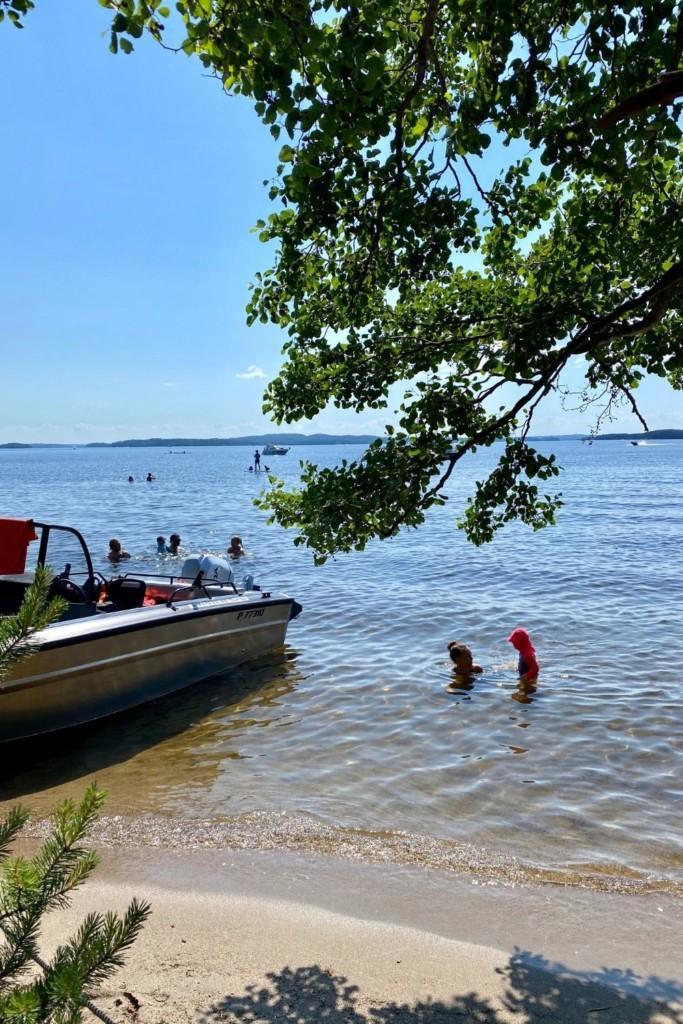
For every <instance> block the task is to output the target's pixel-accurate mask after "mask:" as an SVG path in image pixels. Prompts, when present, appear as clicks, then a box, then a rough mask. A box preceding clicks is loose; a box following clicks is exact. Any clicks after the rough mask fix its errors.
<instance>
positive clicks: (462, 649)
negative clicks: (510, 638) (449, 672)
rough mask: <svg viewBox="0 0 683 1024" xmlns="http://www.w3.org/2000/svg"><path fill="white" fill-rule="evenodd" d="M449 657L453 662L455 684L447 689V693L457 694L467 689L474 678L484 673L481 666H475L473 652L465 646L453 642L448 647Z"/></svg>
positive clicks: (455, 641)
mask: <svg viewBox="0 0 683 1024" xmlns="http://www.w3.org/2000/svg"><path fill="white" fill-rule="evenodd" d="M448 655H449V657H450V659H451V661H452V662H453V676H454V679H453V682H452V683H451V684H450V685H449V686H447V687H446V692H447V693H455V692H457V691H458V690H461V689H463V688H467V683H470V682H471V681H472V676H473V675H476V674H478V673H479V672H483V671H484V670H483V668H482V667H481V665H475V664H474V661H473V659H472V651H471V650H470V649H469V647H467V646H466V645H465V644H460V643H458V642H457V640H452V641H451V642H450V643H449V645H448Z"/></svg>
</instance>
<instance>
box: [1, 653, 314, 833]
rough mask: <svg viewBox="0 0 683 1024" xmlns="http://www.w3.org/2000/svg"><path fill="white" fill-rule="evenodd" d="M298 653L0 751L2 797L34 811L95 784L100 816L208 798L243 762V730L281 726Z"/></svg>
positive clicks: (266, 659)
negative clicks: (4, 769) (101, 798)
mask: <svg viewBox="0 0 683 1024" xmlns="http://www.w3.org/2000/svg"><path fill="white" fill-rule="evenodd" d="M296 657H297V654H296V651H294V650H293V649H292V648H288V647H285V648H283V649H280V650H276V651H272V652H270V653H269V654H268V655H264V656H262V657H261V658H259V659H257V660H255V661H253V662H250V663H249V664H247V665H244V666H241V667H240V668H238V669H233V670H232V671H231V672H230V674H229V675H227V676H225V677H223V676H215V677H213V678H211V679H207V680H205V681H204V682H203V683H200V684H197V685H196V686H192V687H189V688H188V689H186V690H182V691H180V692H179V693H177V694H175V695H173V696H172V697H167V698H164V699H162V700H157V701H153V702H151V703H149V704H147V705H144V706H141V707H139V708H134V709H132V710H130V711H128V712H126V713H124V714H121V715H117V716H116V717H114V718H109V719H106V720H104V721H102V722H99V723H92V724H91V725H88V726H84V727H81V728H79V729H73V730H70V731H69V732H67V733H61V734H56V735H54V736H50V737H47V738H36V739H34V740H30V741H28V742H24V743H18V744H13V745H11V746H9V747H7V748H6V751H7V753H8V754H9V757H10V758H11V763H12V765H13V770H12V772H11V774H10V775H6V776H5V777H4V778H3V779H2V782H0V799H2V800H12V799H16V798H17V797H23V796H25V795H26V794H29V793H31V794H34V797H33V798H32V799H31V806H32V807H34V808H35V809H36V811H37V813H45V812H47V811H49V810H51V809H52V807H53V806H54V801H55V792H58V794H59V796H60V797H61V796H62V795H70V794H71V793H72V792H73V793H74V794H78V793H79V792H80V791H81V790H82V789H83V786H84V785H85V783H86V782H87V781H90V780H91V779H96V780H98V782H99V783H100V784H102V785H104V786H105V787H106V789H107V791H108V800H107V811H108V812H109V813H116V814H123V813H127V812H129V811H148V810H150V809H154V810H155V811H164V810H167V809H172V808H173V807H174V806H175V801H174V800H173V798H171V801H170V805H167V800H166V797H167V796H168V795H169V794H171V795H172V794H175V793H176V791H178V790H179V791H180V792H181V793H182V798H183V800H188V801H192V800H193V799H194V795H193V791H197V792H198V793H200V794H202V793H206V792H209V791H210V790H211V788H212V787H213V786H214V785H216V783H217V781H218V780H219V777H220V774H221V771H222V767H221V766H222V765H223V763H224V762H229V761H230V760H232V759H239V758H242V757H248V756H249V755H248V754H245V753H243V752H242V744H241V739H242V737H243V735H244V733H245V732H246V731H248V730H250V729H251V728H254V727H260V728H262V729H263V728H268V727H271V726H273V727H277V726H280V727H282V726H286V725H287V715H286V712H285V711H284V710H283V704H282V701H283V698H284V697H285V696H286V695H287V694H288V693H289V692H290V691H291V690H292V688H293V687H295V686H296V684H297V681H298V678H299V677H298V673H297V669H296Z"/></svg>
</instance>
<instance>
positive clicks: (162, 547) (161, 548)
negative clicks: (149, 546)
mask: <svg viewBox="0 0 683 1024" xmlns="http://www.w3.org/2000/svg"><path fill="white" fill-rule="evenodd" d="M157 554H158V555H165V554H166V538H165V537H161V536H159V537H157Z"/></svg>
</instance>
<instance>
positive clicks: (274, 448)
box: [263, 444, 289, 455]
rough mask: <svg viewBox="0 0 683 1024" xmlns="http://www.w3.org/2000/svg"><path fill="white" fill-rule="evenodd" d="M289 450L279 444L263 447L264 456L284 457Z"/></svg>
mask: <svg viewBox="0 0 683 1024" xmlns="http://www.w3.org/2000/svg"><path fill="white" fill-rule="evenodd" d="M288 451H289V448H285V447H284V445H281V444H266V445H264V447H263V454H264V455H286V454H287V452H288Z"/></svg>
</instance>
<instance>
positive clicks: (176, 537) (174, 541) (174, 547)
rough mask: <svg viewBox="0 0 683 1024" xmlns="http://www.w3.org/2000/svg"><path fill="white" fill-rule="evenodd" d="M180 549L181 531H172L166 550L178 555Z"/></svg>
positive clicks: (170, 553)
mask: <svg viewBox="0 0 683 1024" xmlns="http://www.w3.org/2000/svg"><path fill="white" fill-rule="evenodd" d="M179 549H180V534H179V533H172V534H171V536H170V537H169V538H168V547H167V548H166V551H167V552H168V554H169V555H177V554H178V551H179Z"/></svg>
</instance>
